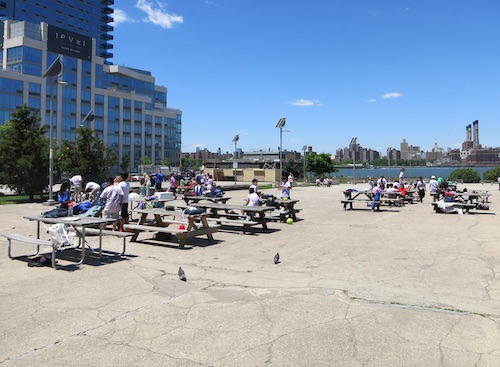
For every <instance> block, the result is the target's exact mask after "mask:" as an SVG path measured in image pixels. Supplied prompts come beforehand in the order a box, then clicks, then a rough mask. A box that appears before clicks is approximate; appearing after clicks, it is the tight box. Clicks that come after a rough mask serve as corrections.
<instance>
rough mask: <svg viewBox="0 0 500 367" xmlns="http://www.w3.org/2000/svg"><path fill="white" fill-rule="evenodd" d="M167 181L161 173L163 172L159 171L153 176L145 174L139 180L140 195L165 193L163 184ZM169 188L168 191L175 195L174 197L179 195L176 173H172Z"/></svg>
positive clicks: (169, 178)
mask: <svg viewBox="0 0 500 367" xmlns="http://www.w3.org/2000/svg"><path fill="white" fill-rule="evenodd" d="M164 181H165V176H164V175H163V173H161V170H159V169H158V171H157V172H156V173H152V174H151V175H149V174H147V173H146V172H144V173H143V174H142V177H141V178H140V179H139V185H140V188H139V193H140V195H141V196H146V197H148V196H151V195H152V194H153V193H154V192H161V191H163V182H164ZM168 182H169V188H168V191H171V192H173V193H174V196H175V195H176V194H177V180H176V178H175V175H174V173H170V175H169V177H168Z"/></svg>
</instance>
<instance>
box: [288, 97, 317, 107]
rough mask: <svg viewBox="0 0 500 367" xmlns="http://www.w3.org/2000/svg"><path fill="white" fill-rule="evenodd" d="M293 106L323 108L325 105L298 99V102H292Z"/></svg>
mask: <svg viewBox="0 0 500 367" xmlns="http://www.w3.org/2000/svg"><path fill="white" fill-rule="evenodd" d="M290 104H291V105H292V106H300V107H304V106H323V104H322V103H321V102H320V101H310V100H307V99H304V98H301V99H298V100H296V101H292V102H290Z"/></svg>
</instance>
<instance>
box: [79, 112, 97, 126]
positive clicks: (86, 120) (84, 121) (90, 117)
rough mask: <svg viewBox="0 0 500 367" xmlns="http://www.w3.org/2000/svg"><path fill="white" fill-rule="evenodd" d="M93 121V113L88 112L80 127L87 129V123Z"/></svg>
mask: <svg viewBox="0 0 500 367" xmlns="http://www.w3.org/2000/svg"><path fill="white" fill-rule="evenodd" d="M94 119H95V115H94V111H92V110H90V111H89V112H88V113H87V114H86V115H85V117H84V118H83V120H82V123H81V124H80V126H87V127H88V125H87V123H90V122H92V121H94Z"/></svg>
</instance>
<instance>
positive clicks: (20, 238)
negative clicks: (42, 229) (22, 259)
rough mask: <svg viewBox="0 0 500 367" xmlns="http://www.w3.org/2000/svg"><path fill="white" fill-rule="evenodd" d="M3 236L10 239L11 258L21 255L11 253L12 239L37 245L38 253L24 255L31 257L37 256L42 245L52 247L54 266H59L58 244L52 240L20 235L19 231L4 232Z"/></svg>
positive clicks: (9, 250) (9, 252) (9, 251)
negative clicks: (57, 264) (57, 257)
mask: <svg viewBox="0 0 500 367" xmlns="http://www.w3.org/2000/svg"><path fill="white" fill-rule="evenodd" d="M2 236H3V237H5V238H7V240H8V241H9V247H8V254H9V258H11V259H16V258H19V256H12V253H11V244H12V241H17V242H22V243H27V244H30V245H34V246H36V247H37V249H36V253H35V254H32V255H24V256H29V257H30V256H36V255H38V253H39V252H40V246H44V247H50V248H51V249H52V267H53V268H54V269H57V266H56V251H57V245H56V244H54V243H52V241H48V240H40V239H38V238H33V237H27V236H23V235H20V234H17V233H4V234H2Z"/></svg>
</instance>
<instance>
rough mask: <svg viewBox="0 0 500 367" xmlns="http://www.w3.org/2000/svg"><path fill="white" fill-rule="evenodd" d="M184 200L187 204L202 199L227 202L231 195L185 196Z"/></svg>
mask: <svg viewBox="0 0 500 367" xmlns="http://www.w3.org/2000/svg"><path fill="white" fill-rule="evenodd" d="M183 199H184V201H185V202H186V204H189V202H190V201H191V202H193V203H198V202H200V201H202V200H203V201H211V202H212V203H223V204H225V203H227V201H228V200H229V199H231V198H230V197H227V196H184V198H183Z"/></svg>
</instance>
